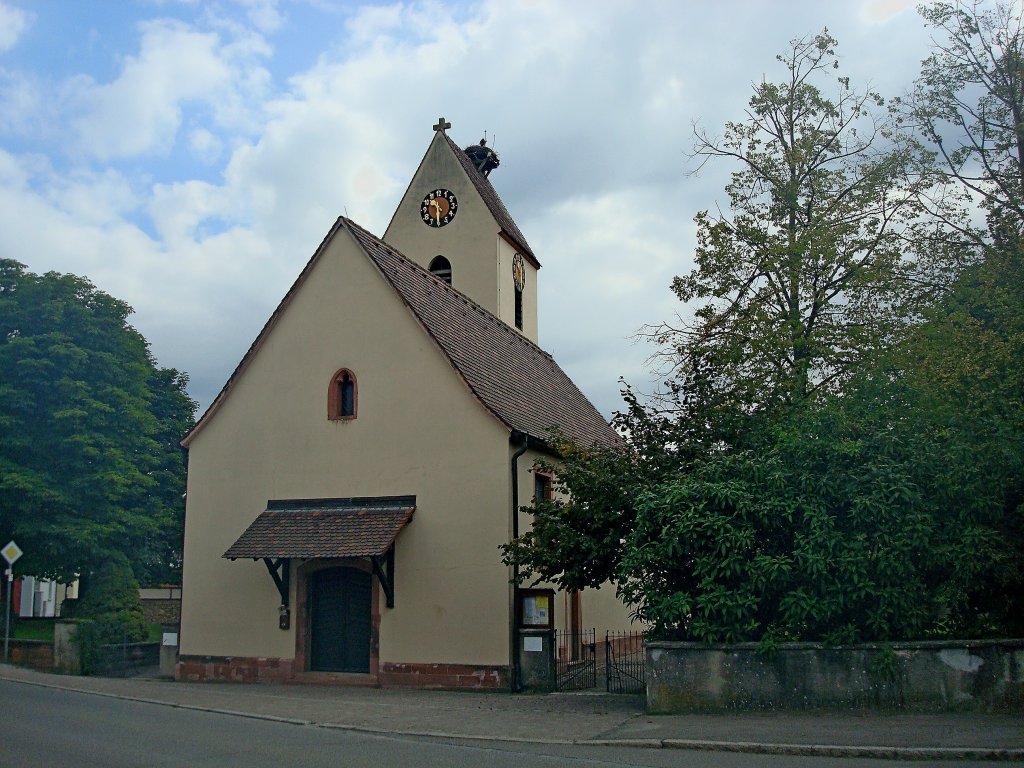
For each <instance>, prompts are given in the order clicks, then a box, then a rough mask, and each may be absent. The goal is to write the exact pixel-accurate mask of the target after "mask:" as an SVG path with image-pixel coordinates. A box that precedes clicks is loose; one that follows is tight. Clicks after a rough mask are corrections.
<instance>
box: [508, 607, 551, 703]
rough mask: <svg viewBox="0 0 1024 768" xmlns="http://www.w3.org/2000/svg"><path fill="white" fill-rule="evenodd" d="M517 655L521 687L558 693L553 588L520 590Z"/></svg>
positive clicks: (517, 612) (528, 689)
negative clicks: (556, 684)
mask: <svg viewBox="0 0 1024 768" xmlns="http://www.w3.org/2000/svg"><path fill="white" fill-rule="evenodd" d="M518 600H519V603H518V605H517V611H516V614H517V618H518V622H517V623H518V627H517V630H518V631H517V633H516V646H517V647H516V654H517V656H518V659H517V662H518V667H519V687H520V688H521V689H522V690H526V691H553V690H555V612H554V607H555V593H554V591H553V590H550V589H520V590H518Z"/></svg>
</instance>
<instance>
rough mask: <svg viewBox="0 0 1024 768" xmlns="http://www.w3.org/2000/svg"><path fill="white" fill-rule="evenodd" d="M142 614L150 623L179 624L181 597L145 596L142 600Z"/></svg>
mask: <svg viewBox="0 0 1024 768" xmlns="http://www.w3.org/2000/svg"><path fill="white" fill-rule="evenodd" d="M142 615H143V617H144V618H145V619H146V621H147V622H148V623H150V624H154V623H155V624H179V623H180V622H181V598H180V597H179V598H166V597H164V598H146V599H145V600H143V601H142Z"/></svg>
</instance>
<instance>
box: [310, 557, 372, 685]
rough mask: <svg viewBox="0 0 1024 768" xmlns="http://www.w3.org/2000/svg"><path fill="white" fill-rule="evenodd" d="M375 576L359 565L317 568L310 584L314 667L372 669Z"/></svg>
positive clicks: (317, 668) (330, 670) (366, 670)
mask: <svg viewBox="0 0 1024 768" xmlns="http://www.w3.org/2000/svg"><path fill="white" fill-rule="evenodd" d="M372 581H373V579H372V577H371V576H370V574H369V573H367V572H366V571H361V570H359V569H357V568H328V569H325V570H322V571H316V572H315V573H314V574H313V578H312V583H311V585H310V596H309V597H310V599H309V604H310V608H311V615H310V669H312V670H316V671H321V672H362V673H368V672H369V671H370V623H371V620H370V613H371V597H372Z"/></svg>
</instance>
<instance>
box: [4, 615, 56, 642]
mask: <svg viewBox="0 0 1024 768" xmlns="http://www.w3.org/2000/svg"><path fill="white" fill-rule="evenodd" d="M11 637H13V638H14V639H15V640H46V641H47V642H51V643H52V642H53V619H18V621H17V624H16V625H15V627H14V629H13V631H12V632H11Z"/></svg>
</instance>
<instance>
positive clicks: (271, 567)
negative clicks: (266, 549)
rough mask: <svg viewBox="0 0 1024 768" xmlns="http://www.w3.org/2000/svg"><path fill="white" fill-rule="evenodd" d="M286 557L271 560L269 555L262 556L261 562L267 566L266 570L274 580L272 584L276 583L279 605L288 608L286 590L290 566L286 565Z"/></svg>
mask: <svg viewBox="0 0 1024 768" xmlns="http://www.w3.org/2000/svg"><path fill="white" fill-rule="evenodd" d="M288 562H289V561H288V558H287V557H279V558H277V560H272V559H271V558H269V557H264V558H263V564H264V565H266V566H267V570H268V571H270V577H271V578H272V579H273V580H274V584H275V585H277V591H278V592H280V593H281V607H282V608H284V609H286V610H287V608H288V592H289V582H290V580H291V568H289V567H288Z"/></svg>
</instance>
